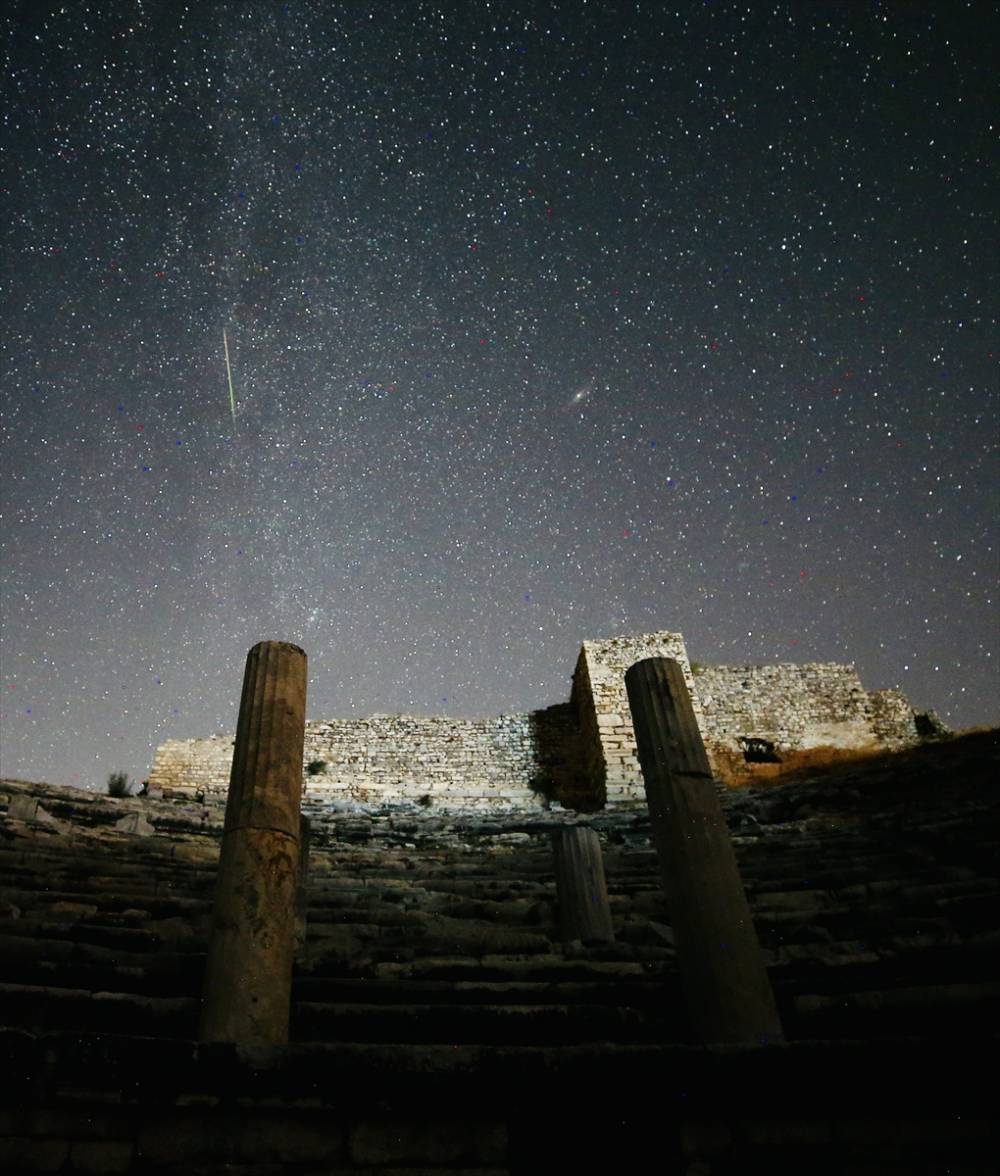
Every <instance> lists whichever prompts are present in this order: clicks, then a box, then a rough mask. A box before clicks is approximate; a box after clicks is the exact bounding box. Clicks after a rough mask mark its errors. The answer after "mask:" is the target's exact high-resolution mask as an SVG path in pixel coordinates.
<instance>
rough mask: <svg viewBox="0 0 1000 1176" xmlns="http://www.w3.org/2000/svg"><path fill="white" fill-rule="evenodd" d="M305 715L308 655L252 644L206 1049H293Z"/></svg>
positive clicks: (207, 994)
mask: <svg viewBox="0 0 1000 1176" xmlns="http://www.w3.org/2000/svg"><path fill="white" fill-rule="evenodd" d="M305 707H306V655H305V653H303V651H302V650H301V649H299V648H298V646H296V645H289V644H287V643H286V642H283V641H262V642H261V643H260V644H259V645H255V646H254V647H253V649H251V650H250V652H249V653H248V654H247V662H246V671H245V673H244V676H243V694H242V697H241V699H240V715H239V721H238V724H237V728H236V746H235V747H234V749H233V766H232V772H231V774H230V777H229V799H228V802H227V804H226V823H225V828H224V831H223V834H222V850H221V852H220V855H219V872H218V877H217V880H216V886H215V906H214V909H213V913H212V931H211V939H210V942H209V948H208V962H207V966H206V969H205V990H204V995H203V998H202V1015H201V1029H200V1040H202V1041H235V1042H246V1043H259V1044H264V1043H270V1044H283V1043H285V1042H287V1041H288V1018H289V1006H290V1001H291V986H292V961H293V956H294V951H295V930H296V892H297V889H298V883H299V805H300V800H301V794H302V751H303V742H304V739H305Z"/></svg>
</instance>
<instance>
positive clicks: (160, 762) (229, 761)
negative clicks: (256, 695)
mask: <svg viewBox="0 0 1000 1176" xmlns="http://www.w3.org/2000/svg"><path fill="white" fill-rule="evenodd" d="M234 745H235V740H233V739H232V738H231V736H229V735H212V736H211V737H210V738H208V739H168V740H167V741H166V742H165V743H161V744H160V746H159V747H158V748H157V749H156V755H155V756H154V757H153V767H152V769H151V770H150V773H149V786H150V788H154V789H155V788H160V789H162V790H163V792H164V794H169V793H178V794H180V793H183V794H185V795H190V796H195V795H197V794H198V793H199V792H200V793H203V794H204V795H205V797H206V798H209V797H216V798H220V797H221V798H222V799H223V800H225V797H226V794H227V793H228V791H229V772H230V770H231V768H232V766H233V747H234Z"/></svg>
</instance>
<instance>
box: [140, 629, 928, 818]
mask: <svg viewBox="0 0 1000 1176" xmlns="http://www.w3.org/2000/svg"><path fill="white" fill-rule="evenodd" d="M647 657H669V658H675V659H676V660H677V661H678V662H679V663H680V665H681V667H682V669H683V671H684V676H685V680H686V681H687V684H688V690H689V691H690V692H691V701H692V704H693V706H694V710H695V715H696V717H697V719H698V724H699V727H700V728H701V732H702V737H703V738H704V740H705V745H706V748H707V750H708V755H709V759H710V760H711V762H712V766H713V770H714V771H715V772H716V774H717V775H719V776H720V777H722V778H723V779H726V780H727V781H729V782H739V780H741V779H743V778H746V777H749V776H752V775H755V774H757V775H767V774H773V772H774V770H776V769H777V767H778V763H777V761H778V760H779V759H780V760H781V761H782V762H784V763H785V764H786V766H787V764H788V763H790V762H791V759H794V757H795V756H802V755H806V754H808V753H809V752H810V750H811V749H816V748H824V749H825V748H832V749H834V750H836V751H855V750H864V749H866V748H874V747H902V746H906V745H908V744H912V743H915V742H917V741H918V735H917V731H916V727H915V723H914V717H913V712H912V710H911V709H910V706H909V703H908V702H907V701H906V699H905V698H904V697H903V695H902V694H900V693H899V692H898V691H895V690H880V691H876V692H873V693H870V692H868V691H866V690H865V689H864V687H863V686H862V685H861V682H860V680H859V678H858V675H857V672H856V671H855V669H854V667H853V666H843V665H836V664H832V663H815V664H810V665H776V666H705V667H699V668H698V672H697V674H694V675H693V674H692V672H691V665H690V662H689V661H688V656H687V651H686V649H685V645H684V639H683V637H682V636H681V634H680V633H668V632H663V633H647V634H642V635H639V636H632V637H614V638H610V639H608V640H603V641H585V642H584V643H583V647H582V649H581V651H580V656H579V659H578V661H577V664H576V670H575V672H574V674H573V685H572V694H571V697H570V701H569V703H563V704H559V705H556V706H552V707H549V708H547V709H546V710H541V711H533V712H531V713H530V714H514V715H501V716H500V717H498V718H489V719H451V718H444V717H428V718H419V717H413V716H406V715H373V716H371V717H370V718H366V719H334V720H330V721H325V722H310V723H307V724H306V738H305V757H304V764H303V773H304V776H303V778H304V781H305V784H306V789H307V792H308V794H309V795H310V796H314V797H317V798H319V797H325V798H329V799H330V800H338V799H339V800H343V801H350V802H356V803H359V804H364V803H380V802H382V801H384V800H387V799H399V800H403V801H411V802H412V801H420V802H421V803H424V804H427V805H435V806H438V807H444V808H448V807H453V808H473V809H480V810H489V809H499V810H502V809H505V808H507V809H509V808H513V807H520V808H525V807H526V808H529V809H530V808H543V807H545V806H546V805H547V804H548V803H549V800H550V799H554V800H558V801H561V802H562V803H563V804H564V805H566V806H567V807H570V808H575V809H581V810H594V809H598V808H602V807H604V806H605V805H609V806H611V807H614V806H615V805H619V804H633V803H642V802H643V801H644V791H643V784H642V776H641V773H640V769H639V762H638V759H637V758H636V751H635V735H634V732H633V730H632V716H631V712H630V710H629V705H628V698H627V696H626V693H625V671H626V670H627V669H628V667H629V666H631V665H632V664H633V663H635V662H637V661H640V660H642V659H643V658H647ZM750 740H756V741H760V742H761V745H762V746H763V745H767V746H768V747H769V748H770V749H772V750H773V752H774V757H775V762H774V763H748V762H747V760H746V757H745V754H744V753H745V752H746V751H747V747H748V741H750ZM232 749H233V740H232V738H230V737H228V736H222V735H219V736H214V737H213V738H210V739H194V740H187V741H181V740H168V741H167V742H166V743H163V744H161V746H160V747H159V748H158V749H157V752H156V758H155V760H154V763H153V769H152V772H151V775H150V785H151V787H154V788H162V789H165V790H171V791H179V792H184V793H188V794H192V793H196V792H197V791H199V790H200V791H202V792H204V793H205V795H206V797H208V796H212V795H224V794H225V792H226V790H227V788H228V785H229V770H230V765H231V762H232ZM319 761H321V762H322V763H323V765H324V766H323V769H322V770H321V771H319V772H317V773H315V774H309V773H308V772H307V770H306V769H307V767H308V765H309V764H310V763H311V762H319Z"/></svg>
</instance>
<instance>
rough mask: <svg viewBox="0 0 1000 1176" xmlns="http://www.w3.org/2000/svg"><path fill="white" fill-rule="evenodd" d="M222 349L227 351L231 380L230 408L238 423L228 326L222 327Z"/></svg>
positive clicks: (227, 369) (228, 378)
mask: <svg viewBox="0 0 1000 1176" xmlns="http://www.w3.org/2000/svg"><path fill="white" fill-rule="evenodd" d="M222 349H223V351H225V353H226V379H227V380H228V381H229V408H230V410H231V411H232V414H233V424H236V393H235V392H234V391H233V369H232V368H231V367H230V366H229V339H228V338H227V337H226V328H225V327H223V328H222Z"/></svg>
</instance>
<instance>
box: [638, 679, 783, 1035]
mask: <svg viewBox="0 0 1000 1176" xmlns="http://www.w3.org/2000/svg"><path fill="white" fill-rule="evenodd" d="M625 689H626V691H627V693H628V700H629V706H630V707H631V710H632V722H633V725H634V728H635V739H636V745H637V748H638V753H639V763H640V765H641V767H642V774H643V779H644V780H645V784H646V800H647V802H648V804H649V815H650V821H651V823H652V828H653V838H654V841H655V842H656V849H657V855H658V857H659V859H660V870H661V873H662V876H663V887H664V891H665V892H666V898H667V907H668V913H669V916H670V921H671V924H672V926H673V930H674V938H675V942H676V945H677V964H678V969H679V971H680V976H681V984H682V987H683V989H684V992H685V995H686V998H687V1002H688V1010H689V1013H690V1016H691V1020H692V1023H693V1026H694V1030H695V1033H696V1034H697V1036H698V1038H699V1039H700V1040H701V1041H702V1042H705V1043H709V1042H748V1043H761V1042H774V1041H782V1040H783V1033H782V1028H781V1021H780V1020H779V1018H778V1011H777V1007H776V1006H775V1003H774V993H773V992H772V990H771V983H770V980H769V979H768V976H767V971H766V969H765V967H764V961H763V957H762V956H761V951H760V944H759V942H758V940H757V935H756V932H755V930H754V926H753V920H752V918H751V915H750V907H749V904H748V903H747V899H746V894H745V892H744V890H743V883H742V881H741V879H740V875H739V869H738V868H737V865H736V855H735V853H734V851H733V846H732V842H731V841H730V838H729V831H728V829H727V828H726V821H725V817H724V815H723V812H722V806H721V804H720V803H719V798H718V796H717V794H716V791H715V782H714V780H713V778H712V770H711V768H710V767H709V763H708V756H707V755H706V753H705V745H704V744H703V742H702V739H701V732H700V731H699V730H698V723H697V720H696V719H695V715H694V710H693V708H692V706H691V698H690V696H689V694H688V690H687V686H686V684H685V682H684V675H683V671H682V670H681V667H680V665H679V664H678V663H677V662H676V661H674V660H673V659H671V658H663V657H654V658H647V659H645V660H644V661H640V662H636V664H635V665H633V666H631V667H630V669H629V670H628V671H627V672H626V674H625Z"/></svg>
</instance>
